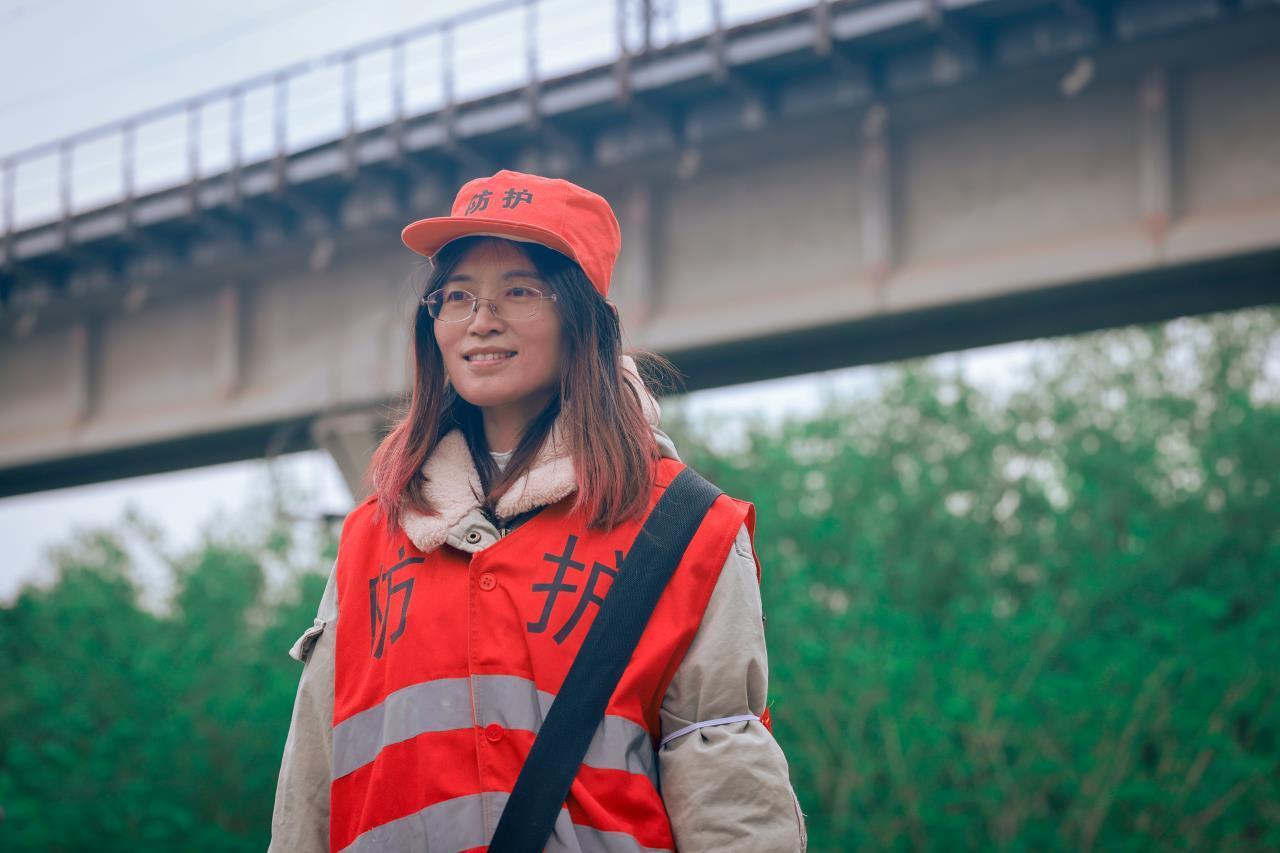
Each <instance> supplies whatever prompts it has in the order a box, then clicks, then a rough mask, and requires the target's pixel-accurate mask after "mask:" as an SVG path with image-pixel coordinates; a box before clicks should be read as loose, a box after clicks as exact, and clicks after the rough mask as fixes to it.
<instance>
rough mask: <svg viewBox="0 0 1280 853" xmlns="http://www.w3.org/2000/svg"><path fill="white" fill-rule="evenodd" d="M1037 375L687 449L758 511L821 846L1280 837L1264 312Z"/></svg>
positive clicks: (1051, 364)
mask: <svg viewBox="0 0 1280 853" xmlns="http://www.w3.org/2000/svg"><path fill="white" fill-rule="evenodd" d="M1268 359H1269V361H1268ZM1268 371H1269V372H1268ZM1035 374H1036V375H1035V378H1034V381H1032V382H1031V383H1030V384H1029V387H1028V388H1026V389H1024V390H1021V391H1020V392H1019V393H1016V394H1014V395H1013V396H1012V397H1011V398H1010V399H1009V400H1007V401H1004V402H996V401H995V400H993V399H992V398H991V397H990V395H984V394H982V393H979V392H978V391H977V390H975V389H974V388H972V387H970V386H968V385H966V384H965V382H964V381H963V380H962V379H961V378H959V377H957V376H955V375H944V374H942V373H941V372H939V371H938V370H936V369H931V367H930V364H929V363H919V362H916V363H909V364H903V365H900V366H898V367H896V368H895V369H894V370H893V371H892V372H891V373H890V374H889V375H888V376H887V377H886V380H885V383H884V385H883V386H882V389H881V391H880V392H879V393H878V394H875V395H872V396H869V397H867V398H866V399H860V400H856V401H846V402H844V403H840V404H836V405H832V406H830V407H829V408H828V409H827V411H825V412H824V413H823V414H822V415H821V416H820V417H816V418H807V419H792V420H788V421H786V422H784V423H783V424H781V425H780V426H777V427H772V428H771V427H769V426H767V425H760V424H758V425H757V426H756V427H755V428H754V429H752V430H750V431H749V432H748V442H747V445H748V446H747V447H746V448H745V449H744V450H743V452H741V453H736V454H733V455H724V454H720V455H715V454H712V453H710V452H709V451H707V450H705V449H699V448H698V445H697V442H690V441H689V440H688V439H687V438H686V439H685V441H684V445H685V446H686V447H687V448H689V450H690V452H689V453H688V454H687V456H688V461H691V462H692V464H694V465H695V466H696V467H698V468H699V470H701V471H702V472H703V473H704V474H706V475H707V476H708V477H709V478H710V479H712V480H713V481H715V482H716V483H717V484H718V485H719V486H720V487H721V488H723V489H724V490H725V491H727V492H729V493H730V494H734V495H737V496H740V497H743V498H746V499H749V500H752V501H753V502H755V504H756V508H757V512H758V525H757V535H756V544H757V548H758V552H759V555H760V559H761V563H762V566H763V573H764V574H763V584H764V587H763V590H764V601H765V612H766V618H767V631H768V639H769V648H770V663H771V673H772V681H771V695H772V696H773V697H774V698H775V700H776V701H775V704H774V705H773V714H774V719H775V720H776V727H775V731H776V733H777V735H778V738H779V741H780V742H781V743H782V745H783V747H784V749H785V750H786V751H787V754H788V757H789V760H790V762H791V768H792V778H793V780H794V781H795V782H796V785H797V793H798V795H799V796H800V799H801V803H802V805H803V806H804V807H805V808H806V810H807V811H808V813H809V819H810V829H811V833H812V834H811V846H812V849H814V850H848V849H863V848H871V849H877V848H887V849H912V848H914V849H926V848H943V849H949V848H957V847H963V848H970V849H972V848H983V849H987V848H999V849H1013V850H1052V849H1082V850H1090V849H1108V850H1126V849H1143V850H1145V849H1152V848H1170V849H1181V848H1188V849H1204V848H1215V849H1216V848H1227V849H1249V850H1262V849H1278V848H1280V760H1278V759H1280V744H1278V743H1277V737H1278V736H1280V709H1278V708H1277V699H1278V698H1280V668H1278V667H1277V664H1276V661H1277V654H1278V650H1280V583H1278V582H1280V501H1278V500H1277V493H1278V491H1280V479H1278V478H1280V312H1278V311H1276V310H1274V309H1272V310H1265V311H1252V312H1240V313H1236V314H1232V315H1222V316H1215V317H1211V318H1207V319H1203V320H1194V321H1191V320H1184V321H1179V322H1177V323H1174V324H1170V325H1168V326H1164V327H1151V328H1134V329H1125V330H1120V331H1114V332H1109V333H1105V334H1098V335H1093V336H1088V337H1084V338H1079V339H1075V340H1071V341H1067V342H1063V343H1061V344H1059V345H1057V346H1055V347H1053V348H1052V352H1051V353H1050V354H1049V356H1047V357H1042V358H1041V359H1040V360H1039V361H1038V363H1037V365H1036V368H1035Z"/></svg>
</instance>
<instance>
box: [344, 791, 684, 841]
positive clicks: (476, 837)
mask: <svg viewBox="0 0 1280 853" xmlns="http://www.w3.org/2000/svg"><path fill="white" fill-rule="evenodd" d="M506 803H507V795H506V794H502V793H492V794H476V795H474V796H470V797H458V798H457V799H453V800H445V801H444V802H442V803H436V804H435V805H433V806H427V807H426V808H425V809H422V810H421V811H418V812H414V813H413V814H411V815H406V816H404V817H402V818H397V819H396V820H393V821H390V822H388V823H384V824H382V825H381V826H378V827H375V828H374V829H371V830H369V831H368V832H366V833H364V834H363V835H361V836H360V837H359V838H357V839H356V840H355V841H354V842H352V843H351V845H350V846H348V847H346V848H344V849H343V851H342V853H387V851H391V850H396V851H399V850H406V851H407V850H431V851H435V850H471V849H474V848H477V847H483V846H484V845H486V844H488V843H489V840H490V836H492V835H493V833H492V832H490V833H488V834H487V835H486V834H484V833H482V832H481V828H482V827H483V825H484V822H483V819H482V814H483V810H484V809H485V808H488V809H490V810H491V811H492V812H493V813H495V814H501V813H502V807H503V806H505V805H506ZM547 850H550V851H555V853H661V851H665V853H670V851H669V850H668V849H667V848H658V847H641V846H640V845H639V844H638V843H636V840H635V839H634V838H632V837H631V836H630V835H627V834H626V833H625V832H601V831H600V830H598V829H592V828H591V827H589V826H578V825H576V824H574V823H573V822H572V820H570V818H569V810H568V809H561V810H560V816H559V817H558V818H556V825H555V829H553V830H552V832H551V838H550V839H548V841H547Z"/></svg>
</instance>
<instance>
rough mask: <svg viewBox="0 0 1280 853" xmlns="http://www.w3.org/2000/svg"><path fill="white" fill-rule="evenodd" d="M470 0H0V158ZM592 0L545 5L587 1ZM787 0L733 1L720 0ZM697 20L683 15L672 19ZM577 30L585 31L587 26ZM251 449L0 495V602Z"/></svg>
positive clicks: (220, 495) (223, 508)
mask: <svg viewBox="0 0 1280 853" xmlns="http://www.w3.org/2000/svg"><path fill="white" fill-rule="evenodd" d="M469 5H470V6H474V5H476V4H467V3H465V2H459V0H432V2H429V3H423V2H420V0H419V2H410V1H409V0H360V2H357V1H356V0H262V1H261V2H253V3H249V2H238V3H236V2H233V3H223V4H211V3H206V2H199V3H197V2H190V0H131V2H122V1H118V2H89V0H0V79H3V80H4V81H5V83H4V85H3V86H0V157H2V156H4V155H5V154H8V153H12V152H14V151H17V150H20V149H25V148H27V147H30V146H32V145H36V144H40V143H43V142H46V141H49V140H52V139H56V138H58V137H61V136H63V135H66V134H71V133H76V132H78V131H81V130H85V129H87V128H91V127H95V126H97V125H101V124H104V123H107V122H111V121H115V120H118V119H121V118H124V117H127V116H129V115H131V114H134V113H137V112H139V111H142V110H146V109H150V108H153V107H156V106H160V105H163V104H167V103H171V102H176V101H180V100H183V99H185V98H188V97H191V96H193V95H196V94H198V93H201V92H204V91H208V90H211V89H216V88H218V87H221V86H225V85H229V84H232V83H235V82H237V81H239V80H243V79H246V78H249V77H253V76H257V75H259V74H263V73H266V72H269V71H271V70H273V69H276V68H278V67H281V66H284V65H289V64H292V63H296V62H301V61H304V60H308V59H311V58H314V57H318V56H322V55H325V54H328V53H332V52H334V51H337V50H341V49H343V48H346V47H350V46H352V45H355V44H358V43H362V42H365V41H368V40H370V39H373V38H377V37H379V36H382V35H387V34H390V33H394V32H399V31H402V30H405V29H408V28H410V27H413V26H416V25H419V24H422V23H425V22H427V21H430V20H434V19H437V18H440V17H442V16H446V15H448V14H451V13H452V12H455V11H457V10H460V9H464V8H466V7H468V6H469ZM600 5H601V4H599V3H595V2H590V0H555V2H554V3H553V4H552V5H551V6H549V7H548V8H553V9H554V8H560V9H564V10H567V11H568V10H572V9H573V8H575V7H578V8H582V9H589V8H590V9H598V8H599V7H600ZM789 5H795V3H794V2H780V0H739V2H737V3H735V2H733V0H730V2H728V3H726V8H727V9H728V10H729V14H730V15H733V14H738V15H742V14H746V13H749V12H753V11H759V10H767V9H776V8H781V7H785V6H789ZM693 24H696V21H695V20H693V19H691V18H687V19H686V20H685V21H684V25H693ZM583 38H585V39H587V40H588V41H589V40H591V39H590V38H589V37H587V36H583ZM1028 355H1029V349H1028V347H1025V346H1022V345H1016V344H1015V345H1007V346H1001V347H990V348H986V349H983V350H973V351H970V352H968V353H964V354H958V355H956V356H952V357H949V358H950V359H951V360H952V361H954V362H955V363H957V364H958V365H960V366H961V367H962V369H964V370H965V372H966V374H967V375H968V376H969V377H970V378H971V379H973V380H974V381H976V382H979V383H982V384H985V385H988V386H991V387H1008V386H1009V385H1010V383H1012V382H1014V381H1016V379H1017V378H1018V376H1019V375H1020V374H1019V372H1018V367H1019V366H1020V365H1021V364H1023V363H1024V362H1025V361H1026V359H1027V357H1028ZM875 370H876V369H875V368H861V369H854V370H846V371H836V372H833V373H829V374H824V375H823V376H820V377H801V378H798V379H792V380H779V381H773V382H768V383H757V384H754V385H748V386H738V387H735V388H729V389H722V390H719V391H710V392H704V393H701V394H697V395H693V398H692V399H691V400H690V401H689V404H690V405H691V407H692V408H693V410H694V411H695V412H704V413H705V412H712V411H715V412H726V413H739V414H744V415H745V414H746V413H749V412H759V411H761V410H763V409H766V408H767V409H770V410H773V411H803V410H811V409H813V408H815V407H816V406H817V404H818V403H819V402H820V400H821V398H822V395H823V394H824V393H829V392H831V391H841V390H845V391H848V390H850V389H853V388H856V387H859V386H861V385H865V383H867V382H869V381H873V378H874V375H875ZM278 466H279V467H278V469H277V471H278V473H279V474H280V475H282V476H285V477H287V478H289V479H291V480H293V481H294V482H296V483H297V484H298V485H299V486H300V487H302V488H304V489H306V490H307V491H309V492H312V493H313V494H314V495H315V501H314V503H313V505H312V506H310V507H306V508H304V510H305V511H311V512H322V511H338V512H342V511H345V509H346V508H347V507H348V502H349V496H348V495H347V493H346V490H345V487H344V486H343V484H342V481H341V478H340V477H339V476H338V473H337V470H336V467H335V466H334V465H333V463H332V462H331V461H330V460H329V459H328V457H327V456H326V455H325V454H323V453H320V452H312V453H302V454H295V455H293V456H291V457H288V458H287V459H284V460H281V461H280V462H279V463H278ZM267 482H268V479H267V473H266V466H265V464H264V463H263V462H261V461H252V462H244V463H237V464H231V465H221V466H216V467H214V468H206V469H200V470H192V471H186V472H177V473H172V474H165V475H158V476H153V477H142V478H135V479H131V480H123V481H117V482H113V483H103V484H98V485H94V486H86V487H82V488H76V489H64V490H59V491H55V492H45V493H41V494H36V495H27V496H19V497H13V498H7V499H3V500H0V536H2V537H3V539H4V542H5V546H6V548H5V557H4V560H3V562H0V602H5V601H9V600H11V599H12V597H13V596H14V595H15V594H16V592H17V590H18V589H19V588H20V586H21V584H23V583H25V582H31V581H37V582H38V581H41V580H44V581H47V580H48V579H49V576H50V573H51V571H50V563H49V560H48V558H47V556H46V555H45V551H46V549H47V548H48V546H50V545H51V544H55V543H58V542H63V541H65V540H66V539H67V537H68V536H69V535H70V533H71V531H72V530H73V529H75V528H77V527H82V528H83V527H90V526H95V525H109V524H113V523H115V522H118V521H119V519H120V518H121V517H122V515H123V513H124V512H125V510H126V508H128V507H130V506H132V507H134V508H136V509H137V510H138V511H139V512H140V513H141V514H142V515H143V516H144V517H146V518H149V519H150V520H152V521H154V522H156V523H157V524H158V525H159V526H160V527H161V529H162V530H163V531H164V533H165V535H166V537H167V538H168V540H169V541H170V542H171V543H173V544H174V545H177V546H184V545H191V544H194V543H195V542H197V541H198V537H199V533H200V531H201V530H202V528H204V527H205V526H212V525H216V524H219V523H227V521H228V520H233V519H234V515H235V514H236V513H237V512H238V511H240V509H241V508H242V507H244V506H245V505H246V504H247V503H249V502H250V501H252V500H255V499H259V498H261V496H262V494H263V493H264V491H265V490H266V488H267Z"/></svg>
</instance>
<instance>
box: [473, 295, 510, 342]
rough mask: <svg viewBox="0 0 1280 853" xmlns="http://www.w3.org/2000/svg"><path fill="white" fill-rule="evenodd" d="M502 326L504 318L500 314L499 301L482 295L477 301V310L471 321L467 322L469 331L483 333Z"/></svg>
mask: <svg viewBox="0 0 1280 853" xmlns="http://www.w3.org/2000/svg"><path fill="white" fill-rule="evenodd" d="M501 328H502V318H501V317H499V316H498V303H497V302H494V301H493V300H492V299H486V298H485V297H483V296H482V297H480V298H479V300H478V301H477V302H476V308H475V312H474V313H472V315H471V322H470V323H468V324H467V331H469V332H472V333H473V334H477V335H483V334H485V333H486V332H488V331H489V330H491V329H501Z"/></svg>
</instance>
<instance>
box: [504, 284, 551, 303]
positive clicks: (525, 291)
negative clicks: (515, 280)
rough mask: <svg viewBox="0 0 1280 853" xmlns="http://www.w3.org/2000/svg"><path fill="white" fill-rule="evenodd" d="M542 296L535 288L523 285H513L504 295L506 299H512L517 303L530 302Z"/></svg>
mask: <svg viewBox="0 0 1280 853" xmlns="http://www.w3.org/2000/svg"><path fill="white" fill-rule="evenodd" d="M541 295H542V294H541V293H540V292H538V291H537V290H535V289H534V288H532V287H527V286H525V285H523V284H513V285H512V286H511V287H508V288H507V289H506V291H505V292H504V293H503V297H504V298H506V299H511V300H514V301H516V302H530V301H532V300H534V299H537V298H538V297H539V296H541Z"/></svg>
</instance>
